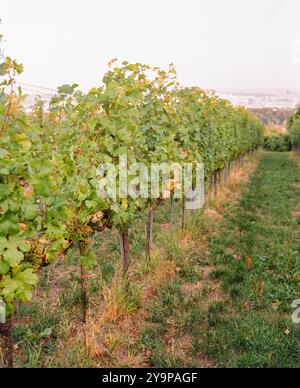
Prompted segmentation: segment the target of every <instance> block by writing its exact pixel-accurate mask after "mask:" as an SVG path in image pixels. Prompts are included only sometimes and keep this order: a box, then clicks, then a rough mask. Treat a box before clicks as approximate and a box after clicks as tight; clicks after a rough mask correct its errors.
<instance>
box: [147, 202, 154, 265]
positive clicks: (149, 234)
mask: <svg viewBox="0 0 300 388" xmlns="http://www.w3.org/2000/svg"><path fill="white" fill-rule="evenodd" d="M146 229H147V230H146V258H147V260H148V261H149V260H150V259H151V251H152V243H153V208H150V209H149V211H148V217H147V228H146Z"/></svg>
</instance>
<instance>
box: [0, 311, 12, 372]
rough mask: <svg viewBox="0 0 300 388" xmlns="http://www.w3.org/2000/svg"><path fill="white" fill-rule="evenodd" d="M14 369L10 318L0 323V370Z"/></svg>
mask: <svg viewBox="0 0 300 388" xmlns="http://www.w3.org/2000/svg"><path fill="white" fill-rule="evenodd" d="M13 367H14V345H13V323H12V317H10V318H9V319H8V320H7V322H5V323H0V369H1V368H9V369H12V368H13Z"/></svg>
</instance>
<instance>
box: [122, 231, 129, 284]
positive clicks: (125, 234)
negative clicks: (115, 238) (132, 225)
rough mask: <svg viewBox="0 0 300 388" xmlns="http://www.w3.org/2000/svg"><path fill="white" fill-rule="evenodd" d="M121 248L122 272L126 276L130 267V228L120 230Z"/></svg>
mask: <svg viewBox="0 0 300 388" xmlns="http://www.w3.org/2000/svg"><path fill="white" fill-rule="evenodd" d="M120 250H121V260H122V274H123V278H126V276H127V272H128V269H129V228H128V227H126V228H124V229H122V230H121V231H120Z"/></svg>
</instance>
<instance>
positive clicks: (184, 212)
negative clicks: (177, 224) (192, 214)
mask: <svg viewBox="0 0 300 388" xmlns="http://www.w3.org/2000/svg"><path fill="white" fill-rule="evenodd" d="M185 201H186V198H185V195H184V194H183V196H182V203H181V229H182V230H183V229H185V226H186V207H185Z"/></svg>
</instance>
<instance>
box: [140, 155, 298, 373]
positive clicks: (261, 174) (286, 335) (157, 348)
mask: <svg viewBox="0 0 300 388" xmlns="http://www.w3.org/2000/svg"><path fill="white" fill-rule="evenodd" d="M297 210H298V211H299V210H300V169H299V167H298V166H296V164H295V163H294V162H293V161H292V160H291V159H290V158H289V155H288V154H287V153H265V154H264V155H263V158H262V160H261V162H260V164H259V166H258V168H257V170H256V172H255V173H254V174H253V176H252V177H251V180H250V182H249V183H248V184H247V185H245V186H244V187H243V190H242V195H241V198H240V200H239V202H238V203H234V202H231V203H227V205H226V207H225V213H224V222H223V224H222V225H221V228H220V230H219V231H218V234H213V235H212V238H211V241H210V247H209V262H210V263H211V264H214V270H213V271H212V272H211V274H210V276H209V281H210V282H212V284H214V283H215V282H218V281H221V286H222V289H223V293H224V298H223V299H224V300H223V301H214V300H213V298H211V297H209V295H210V291H211V290H210V287H209V285H208V286H206V287H204V288H203V289H202V291H201V292H200V293H199V295H198V296H197V297H196V298H195V296H193V298H192V297H190V298H184V297H183V296H182V295H181V294H180V292H178V293H176V294H174V292H173V291H172V289H169V288H167V289H165V290H164V292H163V293H161V294H160V295H159V296H158V301H157V302H156V303H155V304H154V305H153V307H152V309H150V312H151V314H150V321H152V323H153V322H154V323H156V324H158V325H159V326H158V328H157V327H155V328H154V329H152V328H151V326H150V328H149V329H146V331H145V332H144V333H143V336H142V344H143V345H144V346H146V347H147V349H150V350H151V352H152V357H151V360H152V363H153V366H155V367H163V366H165V365H168V364H170V360H173V361H174V360H176V362H177V364H178V363H179V364H180V365H183V366H191V365H194V366H201V365H206V364H207V360H209V365H211V366H220V367H233V368H272V367H275V368H299V366H300V327H299V325H298V326H297V325H294V324H293V323H292V321H291V313H292V310H291V303H292V301H293V300H294V299H299V297H300V287H299V286H300V284H299V277H300V255H299V251H300V228H299V219H297V217H293V215H292V213H293V212H294V211H297ZM193 262H194V260H193ZM198 262H199V263H201V262H203V258H201V257H199V258H198ZM183 280H184V279H183ZM190 280H191V281H193V280H194V281H196V279H193V278H191V279H190ZM168 322H169V324H168ZM170 322H171V324H170ZM170 327H172V328H173V330H174V333H173V336H174V337H178V338H179V337H182V336H187V335H188V336H191V344H192V348H191V349H188V350H187V351H186V352H185V355H184V356H182V355H181V358H180V359H179V360H178V359H177V358H176V352H175V353H170V352H167V342H166V340H167V336H166V332H167V331H168V330H170ZM171 364H172V363H171ZM172 365H173V364H172Z"/></svg>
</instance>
